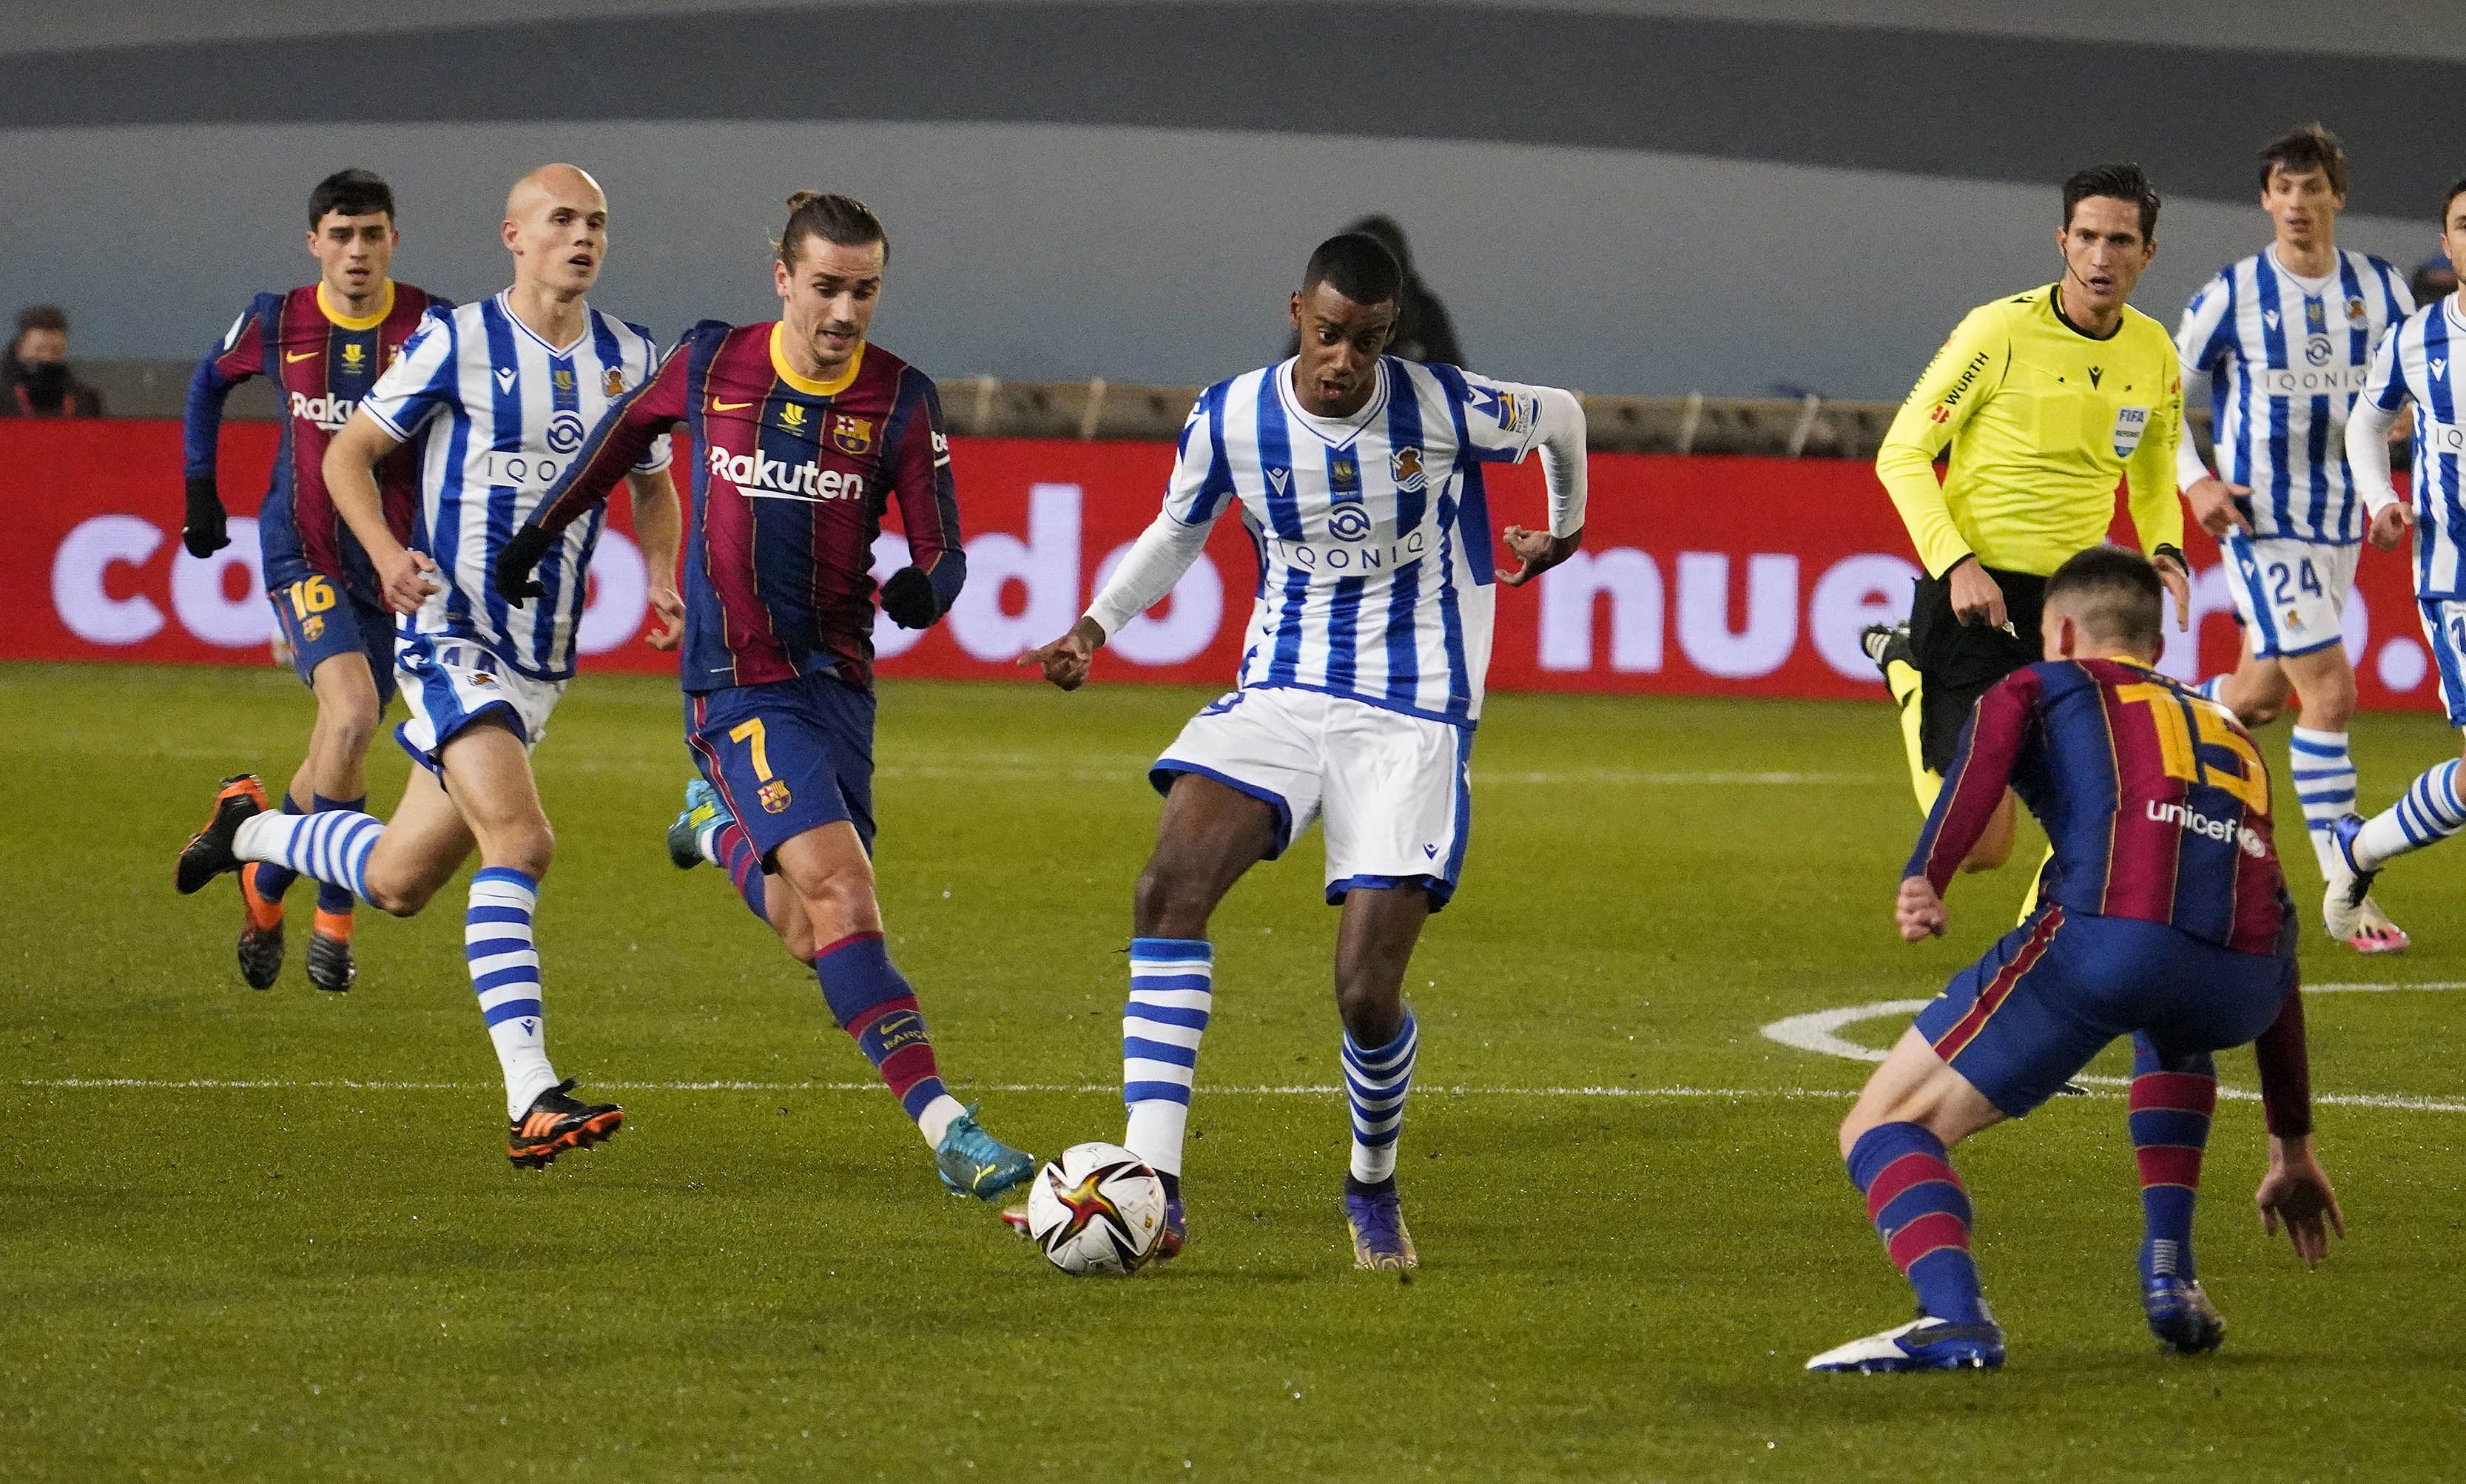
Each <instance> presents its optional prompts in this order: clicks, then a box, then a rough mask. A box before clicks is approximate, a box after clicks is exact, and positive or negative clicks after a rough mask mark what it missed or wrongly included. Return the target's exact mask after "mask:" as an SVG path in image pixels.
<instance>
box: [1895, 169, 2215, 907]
mask: <svg viewBox="0 0 2466 1484" xmlns="http://www.w3.org/2000/svg"><path fill="white" fill-rule="evenodd" d="M2157 227H2158V192H2157V191H2155V190H2154V189H2152V188H2151V186H2150V184H2149V179H2148V177H2147V176H2146V175H2144V174H2142V173H2141V167H2139V166H2137V165H2101V166H2096V167H2094V168H2092V169H2085V170H2082V171H2081V172H2079V173H2078V174H2076V175H2074V176H2073V177H2072V178H2071V179H2070V180H2067V181H2065V182H2064V218H2063V226H2062V227H2061V228H2060V229H2059V230H2058V231H2057V232H2056V234H2055V243H2056V247H2057V248H2058V249H2059V250H2060V252H2061V253H2062V255H2063V259H2064V275H2063V277H2062V278H2061V279H2059V280H2058V281H2055V282H2052V283H2050V284H2047V285H2045V286H2043V287H2040V288H2033V289H2030V290H2029V292H2027V293H2022V294H2015V295H2013V296H2011V297H2010V298H2008V299H1999V300H1996V301H1995V302H1993V303H1992V304H1982V305H1980V306H1979V307H1978V308H1976V309H1973V310H1971V311H1970V312H1969V314H1968V316H1967V317H1966V318H1964V319H1963V320H1962V322H1961V324H1960V326H1958V327H1957V328H1955V329H1954V330H1953V332H1952V336H1951V338H1950V339H1948V340H1946V341H1945V342H1944V344H1943V349H1940V350H1939V351H1937V352H1936V357H1935V359H1934V361H1932V362H1931V363H1929V365H1928V366H1927V369H1926V372H1925V374H1924V375H1922V376H1920V377H1919V378H1918V383H1917V386H1916V387H1915V388H1913V389H1912V390H1911V392H1910V395H1909V399H1908V400H1907V401H1905V402H1903V403H1902V404H1901V410H1900V413H1899V415H1898V416H1895V417H1894V419H1893V427H1892V431H1891V432H1890V433H1889V434H1887V435H1886V436H1885V438H1884V444H1883V448H1882V449H1881V450H1880V451H1879V452H1878V453H1877V454H1876V456H1875V472H1876V474H1877V475H1878V476H1879V477H1880V478H1881V479H1882V480H1883V482H1884V488H1885V490H1886V491H1887V492H1889V493H1890V494H1891V495H1892V498H1893V504H1894V506H1895V507H1897V508H1898V509H1899V511H1900V514H1901V520H1902V522H1903V524H1905V525H1906V526H1908V527H1909V531H1910V540H1911V543H1912V544H1913V545H1915V546H1916V547H1917V554H1918V560H1919V562H1920V563H1921V564H1922V565H1923V566H1924V567H1925V569H1926V574H1925V575H1924V576H1922V577H1920V578H1919V579H1918V581H1917V596H1916V599H1915V601H1914V602H1913V604H1912V607H1911V612H1910V621H1909V624H1908V626H1907V628H1906V630H1903V629H1900V628H1897V627H1895V628H1883V627H1878V628H1875V629H1871V630H1869V631H1868V634H1867V646H1868V653H1869V654H1870V655H1871V656H1872V657H1873V658H1874V659H1875V661H1876V663H1878V664H1879V665H1881V666H1882V668H1883V671H1884V678H1885V680H1886V682H1887V684H1889V685H1890V686H1891V687H1892V691H1893V699H1894V701H1895V702H1896V703H1898V704H1899V706H1900V708H1901V731H1902V736H1903V740H1904V741H1905V742H1906V744H1907V746H1908V748H1909V754H1910V776H1911V781H1912V783H1913V784H1914V786H1915V787H1916V789H1917V797H1918V804H1919V807H1921V808H1931V807H1933V805H1934V803H1935V798H1936V795H1937V794H1938V793H1939V791H1940V790H1941V788H1942V786H1943V771H1944V770H1945V769H1946V768H1948V767H1949V766H1951V764H1952V761H1953V758H1954V755H1955V753H1956V752H1957V750H1958V749H1959V746H1960V742H1961V732H1962V727H1963V726H1964V725H1965V724H1966V723H1967V722H1968V720H1969V713H1970V710H1971V708H1973V707H1975V706H1976V705H1977V702H1978V698H1979V697H1980V696H1982V695H1984V694H1985V693H1986V692H1987V691H1988V690H1989V689H1991V688H1992V687H1993V686H1994V685H1995V683H1996V682H1997V681H2000V680H2002V679H2003V678H2004V677H2005V676H2006V675H2008V674H2010V673H2011V672H2012V671H2014V670H2016V669H2019V668H2020V667H2021V666H2023V665H2025V664H2032V663H2036V662H2037V661H2038V660H2040V659H2042V658H2044V654H2043V646H2042V642H2041V640H2040V638H2039V632H2038V610H2039V606H2040V603H2041V600H2042V599H2043V598H2044V596H2045V594H2046V586H2047V577H2048V575H2049V574H2050V573H2052V572H2053V571H2054V570H2055V569H2056V568H2057V567H2060V566H2062V565H2063V563H2064V561H2065V559H2066V558H2068V557H2070V556H2072V555H2073V554H2074V552H2076V551H2083V550H2086V549H2087V548H2090V547H2093V546H2096V545H2097V544H2098V543H2100V542H2101V541H2103V540H2104V539H2105V538H2106V531H2107V528H2108V527H2109V526H2110V525H2111V524H2112V523H2113V521H2114V517H2115V490H2116V484H2117V482H2118V481H2119V480H2120V481H2121V482H2122V483H2124V484H2125V486H2126V490H2127V494H2128V497H2129V504H2130V507H2131V511H2132V524H2133V528H2134V529H2135V531H2137V532H2138V534H2139V536H2140V539H2141V549H2142V550H2143V551H2145V552H2147V553H2148V555H2149V556H2150V557H2151V559H2152V560H2153V561H2154V562H2155V563H2156V565H2157V568H2158V573H2159V576H2160V577H2161V578H2162V579H2163V581H2164V582H2165V584H2166V589H2167V591H2168V592H2170V593H2172V594H2173V595H2174V597H2175V612H2176V615H2177V622H2178V624H2179V625H2188V623H2189V621H2190V620H2189V618H2188V615H2189V613H2190V609H2191V602H2190V600H2191V587H2190V583H2189V582H2188V581H2187V580H2186V567H2185V562H2184V553H2183V551H2182V548H2181V542H2182V541H2183V538H2184V511H2183V506H2181V505H2179V504H2178V503H2177V500H2176V493H2175V446H2176V443H2177V441H2178V439H2179V438H2181V437H2182V432H2183V420H2184V419H2183V381H2182V372H2181V369H2180V366H2179V364H2178V361H2177V358H2176V355H2175V348H2174V342H2173V340H2172V339H2171V338H2170V337H2169V336H2168V335H2167V333H2166V328H2165V326H2163V325H2161V324H2159V323H2158V322H2157V321H2156V320H2153V319H2151V318H2150V317H2149V316H2147V315H2145V314H2142V313H2141V311H2140V310H2138V309H2135V308H2133V307H2131V306H2130V305H2129V304H2126V303H2125V302H2124V301H2125V300H2127V299H2129V298H2130V297H2131V295H2132V287H2133V285H2134V284H2135V283H2136V282H2138V281H2140V278H2141V270H2142V269H2144V268H2146V267H2148V266H2149V260H2150V259H2151V258H2153V257H2154V256H2156V254H2157V251H2158V239H2157ZM1947 449H1948V450H1949V456H1948V461H1947V463H1946V466H1945V470H1944V473H1943V476H1942V478H1941V479H1940V480H1939V479H1938V478H1937V475H1936V469H1935V463H1936V461H1937V460H1938V459H1939V458H1944V457H1946V451H1947ZM2012 821H2013V814H2012V800H2011V798H2009V797H2008V796H2007V797H2006V798H2005V800H2004V806H2003V808H2002V809H2001V810H1999V811H1998V813H1997V815H1996V818H1995V821H1994V823H1993V824H1992V825H1991V826H1990V827H1989V828H1988V830H1987V832H1986V834H1985V836H1984V838H1983V839H1982V840H1981V841H1980V842H1979V844H1978V846H1977V848H1976V849H1975V850H1973V851H1972V852H1971V854H1970V857H1969V859H1968V861H1967V863H1966V864H1965V868H1966V869H1970V870H1991V869H1993V868H1994V867H1996V866H2001V865H2003V864H2004V861H2005V860H2006V857H2007V856H2009V855H2010V853H2011V848H2012Z"/></svg>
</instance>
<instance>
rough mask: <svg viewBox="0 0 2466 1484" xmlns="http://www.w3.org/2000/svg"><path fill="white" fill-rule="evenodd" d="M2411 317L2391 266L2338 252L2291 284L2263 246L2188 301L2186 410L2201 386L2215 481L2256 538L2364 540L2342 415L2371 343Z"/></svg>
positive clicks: (2189, 456) (2182, 342) (2183, 348)
mask: <svg viewBox="0 0 2466 1484" xmlns="http://www.w3.org/2000/svg"><path fill="white" fill-rule="evenodd" d="M2413 309H2414V301H2413V300H2412V299H2411V298H2410V297H2409V296H2408V294H2407V289H2406V281H2405V280H2404V279H2403V278H2402V277H2401V276H2400V275H2399V273H2398V271H2397V270H2396V269H2395V268H2393V267H2391V266H2390V265H2389V264H2388V262H2387V261H2385V260H2383V259H2378V258H2374V257H2372V256H2371V255H2370V254H2368V253H2354V252H2345V251H2343V250H2342V251H2341V252H2340V253H2339V254H2338V266H2337V269H2336V271H2335V272H2333V273H2332V274H2330V275H2329V277H2328V278H2327V280H2326V281H2319V280H2314V281H2305V280H2302V279H2298V278H2296V277H2295V276H2294V275H2293V274H2290V273H2288V272H2287V271H2286V270H2285V269H2284V268H2282V267H2280V266H2279V265H2278V262H2277V255H2276V252H2275V249H2266V250H2263V251H2261V252H2257V253H2254V254H2253V255H2252V256H2251V257H2250V258H2246V259H2243V260H2242V261H2240V262H2235V263H2230V264H2229V265H2227V266H2226V267H2225V268H2223V269H2221V270H2219V273H2218V276H2217V277H2216V278H2214V279H2211V280H2210V281H2208V283H2207V284H2206V285H2204V286H2203V287H2202V289H2201V291H2200V292H2199V293H2197V294H2194V295H2193V296H2192V302H2191V304H2189V305H2187V306H2186V308H2185V310H2184V323H2183V326H2182V327H2181V328H2180V329H2178V330H2177V331H2176V333H2175V348H2176V349H2177V351H2178V352H2179V353H2180V354H2181V355H2182V357H2183V362H2184V401H2185V405H2186V406H2191V405H2193V400H2194V398H2195V397H2196V396H2197V395H2198V394H2199V389H2200V388H2201V387H2202V386H2203V385H2204V384H2206V385H2207V386H2208V398H2209V416H2210V423H2209V426H2210V428H2211V429H2212V430H2213V431H2214V433H2215V435H2216V437H2215V444H2216V456H2217V461H2218V470H2217V472H2218V477H2219V478H2221V479H2224V480H2225V481H2227V483H2231V484H2242V485H2244V486H2246V487H2248V488H2250V489H2251V490H2252V500H2251V508H2250V510H2249V511H2247V512H2246V513H2247V514H2248V515H2249V516H2250V518H2251V521H2252V529H2253V535H2254V536H2261V537H2269V536H2278V537H2289V538H2292V539H2295V540H2298V541H2316V542H2320V543H2323V544H2326V545H2332V546H2345V545H2350V544H2352V543H2354V542H2356V541H2360V540H2362V539H2363V534H2364V520H2365V512H2364V509H2363V505H2362V503H2361V502H2360V501H2359V500H2358V499H2357V498H2356V496H2355V492H2354V488H2353V485H2352V483H2351V482H2350V481H2349V480H2348V479H2347V471H2346V458H2345V444H2344V437H2343V429H2344V425H2345V421H2346V413H2347V411H2348V409H2350V408H2352V407H2353V406H2354V401H2355V395H2356V393H2359V392H2361V391H2362V390H2363V386H2364V377H2365V373H2366V372H2367V371H2369V369H2370V367H2371V359H2372V349H2373V347H2375V346H2377V345H2379V344H2380V342H2381V339H2382V337H2383V336H2384V335H2385V334H2386V333H2387V332H2388V328H2389V326H2392V325H2395V324H2396V323H2397V322H2398V321H2400V320H2402V319H2404V318H2406V316H2407V315H2408V314H2410V313H2411V312H2412V311H2413ZM2184 446H2185V449H2186V454H2185V456H2184V457H2185V458H2186V472H2189V471H2190V467H2191V463H2192V462H2196V461H2197V459H2198V456H2197V454H2194V453H2192V452H2191V451H2190V449H2191V444H2190V441H2189V440H2188V439H2186V443H2185V445H2184ZM2186 483H2189V482H2188V481H2186Z"/></svg>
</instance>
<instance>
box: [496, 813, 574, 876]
mask: <svg viewBox="0 0 2466 1484" xmlns="http://www.w3.org/2000/svg"><path fill="white" fill-rule="evenodd" d="M480 859H481V861H482V863H483V864H485V865H489V866H505V867H507V868H508V869H512V870H518V871H520V872H522V873H523V874H524V875H526V876H528V877H529V878H531V879H532V880H533V881H537V880H539V879H540V878H542V877H544V876H546V875H547V874H548V868H549V864H550V863H552V862H553V861H554V860H555V859H556V831H555V830H553V829H551V828H549V822H548V821H547V820H545V819H535V820H526V821H522V822H521V823H519V824H513V825H509V826H505V827H503V828H499V829H494V830H491V831H489V833H488V836H487V838H486V839H485V840H483V841H482V843H481V847H480Z"/></svg>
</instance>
